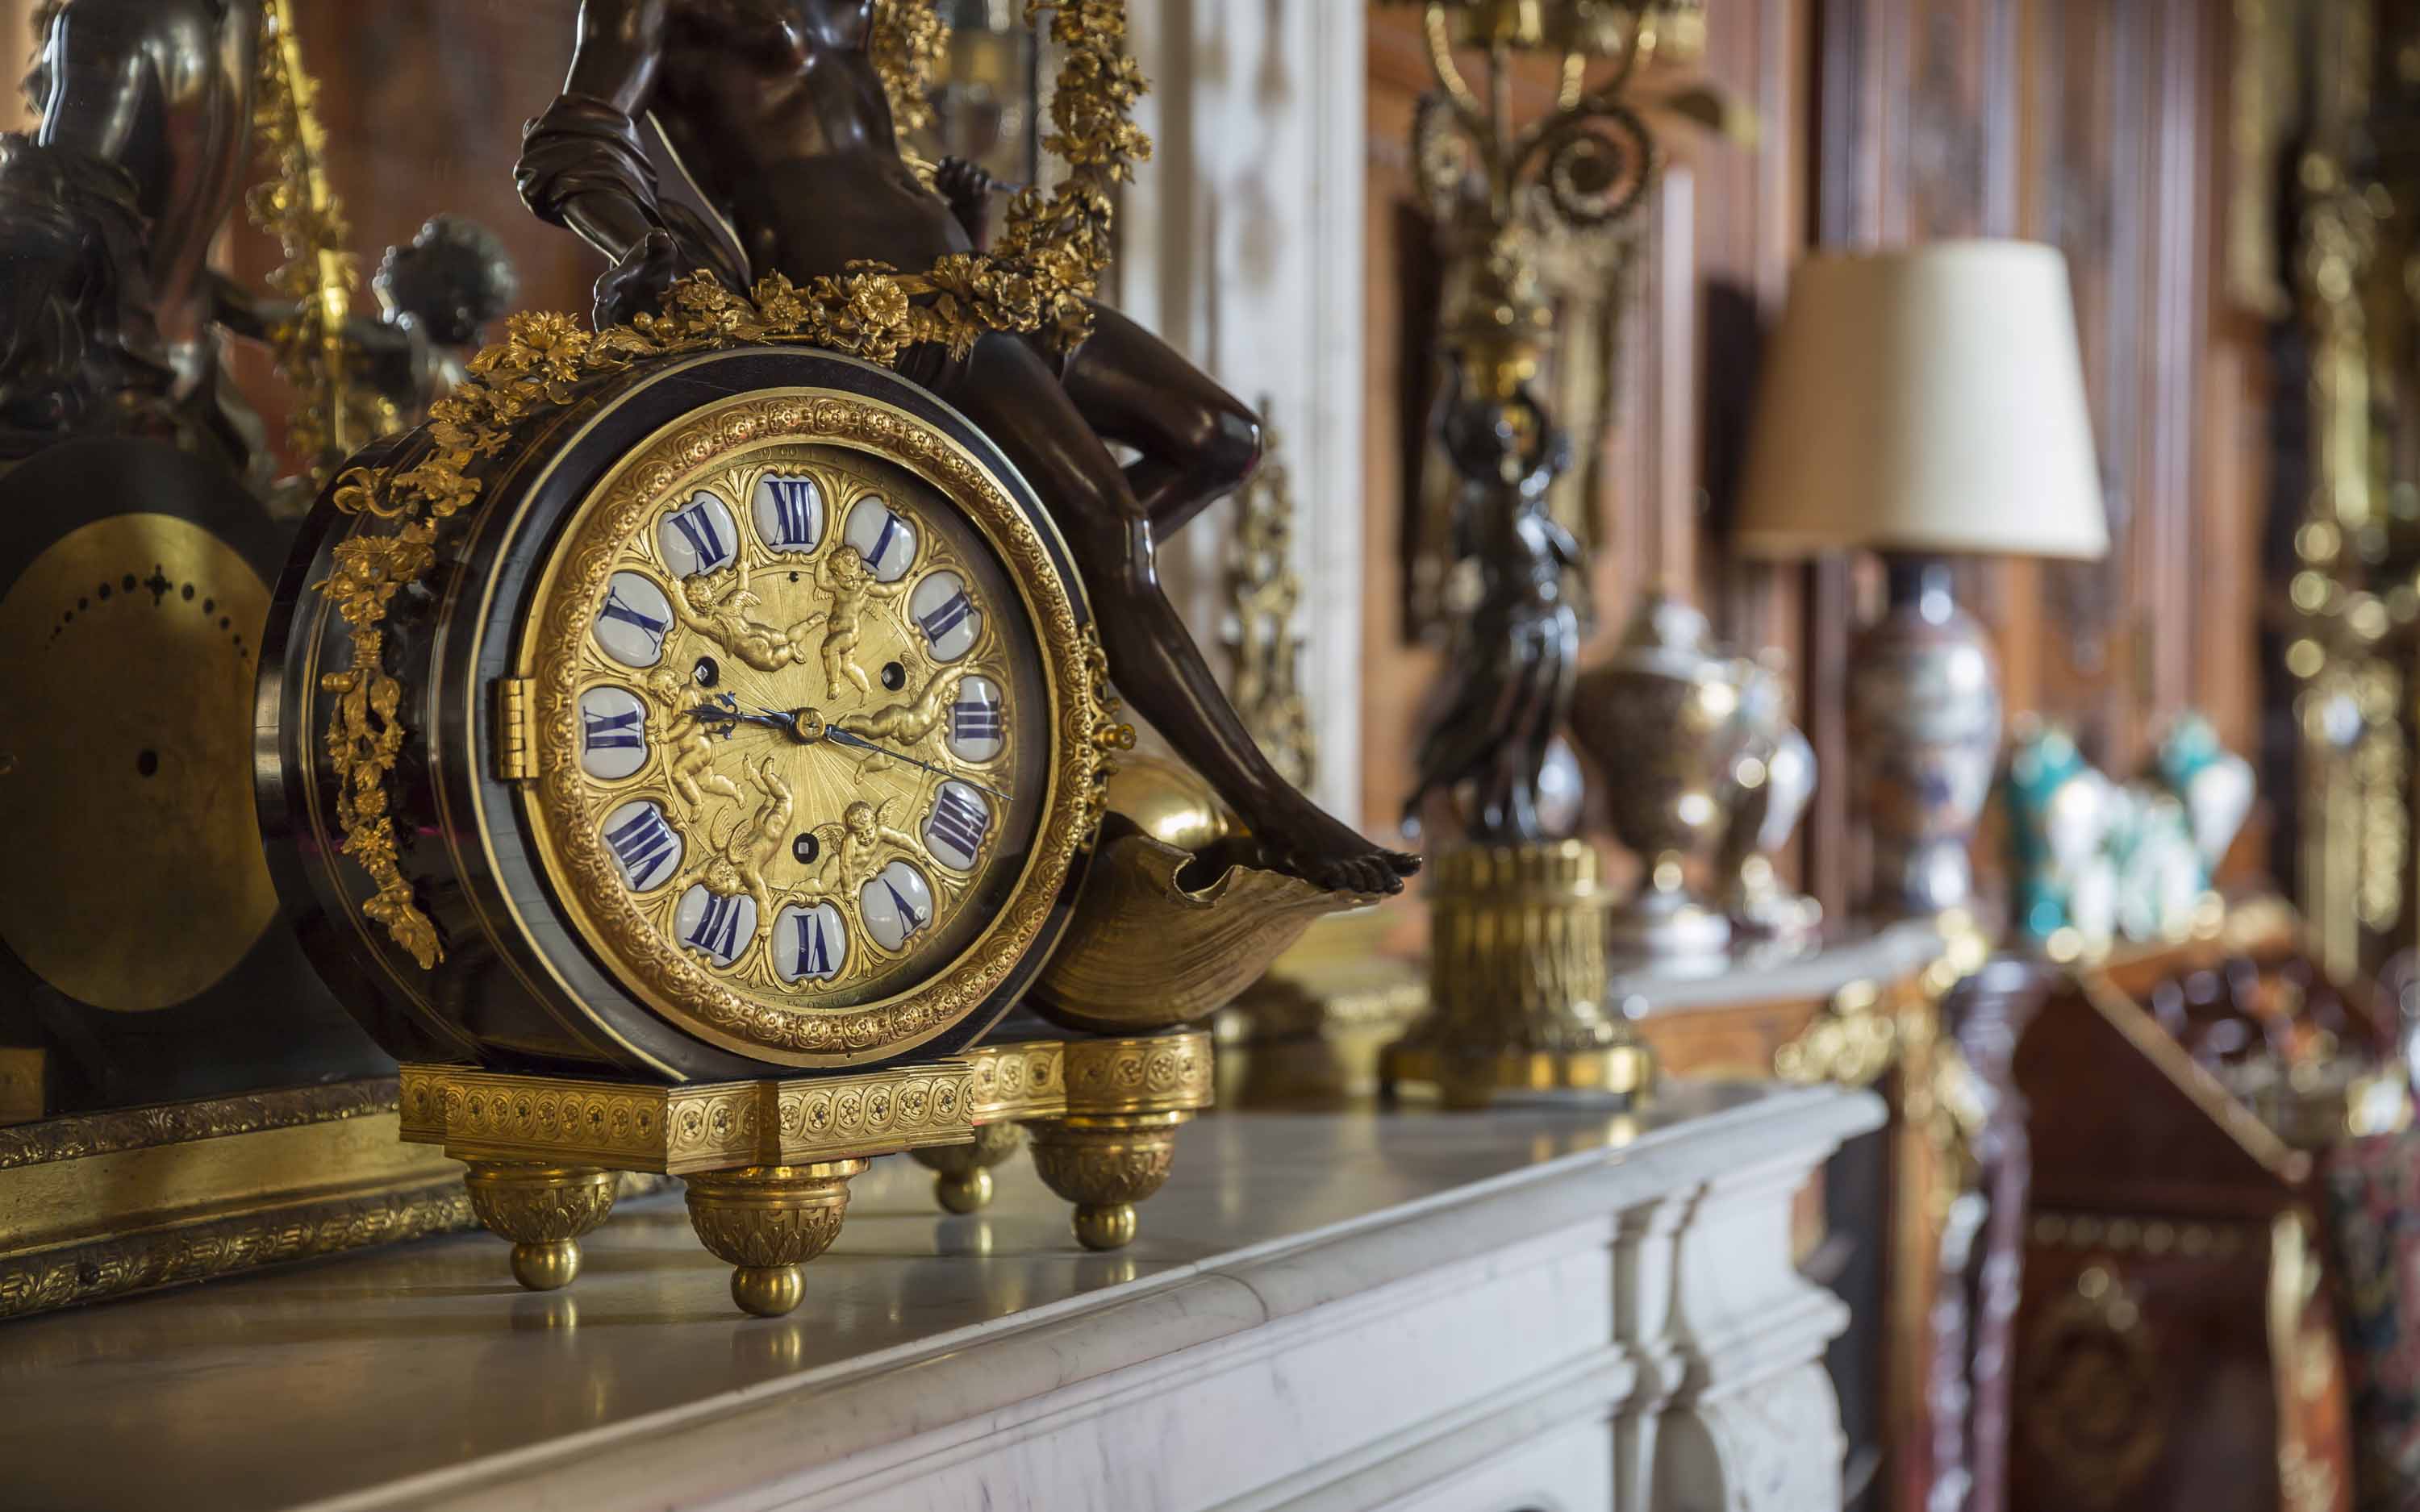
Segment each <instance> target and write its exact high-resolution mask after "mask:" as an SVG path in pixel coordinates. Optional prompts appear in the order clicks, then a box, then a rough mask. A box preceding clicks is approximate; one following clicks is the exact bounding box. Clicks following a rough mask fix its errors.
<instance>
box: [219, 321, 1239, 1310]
mask: <svg viewBox="0 0 2420 1512" xmlns="http://www.w3.org/2000/svg"><path fill="white" fill-rule="evenodd" d="M575 388H576V389H577V391H578V392H577V396H576V397H574V398H572V399H571V402H568V403H566V404H565V405H563V406H562V407H561V408H560V409H559V410H557V411H556V412H554V413H551V414H546V415H544V416H543V417H542V418H539V419H537V420H535V421H530V420H523V421H522V422H521V423H520V424H516V425H511V426H508V427H505V428H504V429H500V430H499V431H498V432H497V433H495V434H494V435H493V436H491V437H489V438H486V439H485V440H483V441H482V443H481V444H482V445H484V446H491V447H492V449H493V451H494V454H495V457H494V461H493V462H492V463H491V464H489V465H486V466H484V467H482V468H481V469H480V470H479V471H480V474H481V476H482V483H483V486H481V487H480V491H479V497H480V500H481V502H480V507H479V508H478V509H477V510H475V511H473V512H469V513H468V515H467V517H466V518H465V519H463V520H462V521H460V522H459V530H458V533H449V534H447V535H446V536H445V537H444V538H443V540H442V551H441V550H440V549H439V543H438V542H436V541H434V540H430V539H424V538H423V536H424V532H426V533H429V534H433V528H425V527H422V526H421V525H420V524H419V522H415V521H411V520H409V519H406V520H405V521H404V522H403V523H402V526H401V528H400V530H398V529H397V528H396V519H395V517H394V513H393V511H392V510H391V509H390V508H389V507H388V506H387V505H385V504H384V503H381V502H380V501H379V500H377V499H375V498H365V499H355V498H351V497H348V498H345V499H342V500H339V499H337V498H335V497H333V496H332V498H331V499H330V500H328V501H323V503H322V505H321V506H320V508H319V509H318V511H317V512H316V513H315V515H314V517H313V521H312V524H311V526H310V527H309V528H308V529H307V530H306V535H305V539H304V541H303V543H302V546H301V547H300V548H298V550H297V553H296V555H295V558H294V560H293V562H292V563H291V565H290V566H289V569H288V571H287V575H286V578H285V580H284V582H283V584H282V585H281V588H280V591H279V595H278V603H277V607H276V609H274V610H273V611H272V613H271V627H270V631H269V634H268V638H267V639H268V643H267V645H266V647H265V648H264V671H263V676H262V684H261V693H260V723H261V727H262V728H263V730H264V731H274V732H276V744H277V761H276V763H275V765H274V771H273V774H272V775H271V776H269V777H267V778H266V779H265V781H266V786H265V787H264V791H263V793H262V795H261V809H262V813H263V818H264V823H265V824H267V825H269V826H270V828H271V831H272V834H282V836H283V837H284V838H285V839H286V840H287V841H288V843H287V844H286V845H283V846H279V847H277V853H278V856H279V857H280V864H281V865H282V867H283V868H284V869H285V872H286V877H285V880H286V882H287V886H288V888H289V891H290V892H292V893H293V894H294V895H296V896H307V897H308V898H310V899H311V900H312V901H313V903H314V904H315V909H314V917H313V918H312V920H311V923H310V925H309V927H308V928H307V929H306V931H305V933H306V938H308V939H309V940H310V941H311V942H312V943H313V945H314V947H315V949H316V950H317V952H318V957H319V960H320V964H321V967H322V970H323V971H324V972H325V973H326V974H328V975H329V976H330V978H331V979H332V980H335V981H338V982H340V983H342V984H343V986H344V988H345V992H346V996H347V997H348V1000H349V1002H350V1003H351V1004H352V1005H353V1006H354V1007H355V1009H356V1011H357V1012H360V1013H362V1014H363V1016H364V1017H365V1020H366V1021H368V1022H371V1023H372V1024H373V1026H374V1027H376V1028H377V1029H378V1031H379V1032H380V1037H381V1039H382V1040H383V1041H385V1042H387V1043H388V1044H390V1045H391V1046H395V1047H396V1048H397V1049H398V1051H399V1052H400V1053H402V1054H404V1055H405V1056H406V1057H408V1058H410V1059H411V1060H413V1061H414V1062H415V1063H414V1064H411V1065H408V1066H407V1068H406V1074H405V1093H404V1099H405V1113H404V1117H405V1124H406V1130H407V1134H413V1133H419V1134H424V1135H426V1136H427V1137H432V1138H436V1139H439V1140H442V1142H443V1143H445V1144H446V1146H447V1148H448V1149H449V1150H453V1151H455V1152H457V1153H463V1154H466V1155H469V1156H471V1157H472V1158H473V1176H472V1191H473V1201H474V1204H475V1205H476V1206H477V1207H478V1208H479V1210H480V1211H481V1214H482V1216H483V1217H484V1218H486V1219H487V1220H488V1221H489V1223H490V1225H491V1227H497V1228H498V1229H500V1230H501V1231H504V1232H505V1233H507V1234H508V1235H510V1236H511V1237H514V1238H516V1239H518V1240H520V1246H519V1248H517V1250H516V1254H515V1270H516V1273H517V1274H518V1275H520V1277H521V1278H522V1279H523V1280H524V1281H525V1282H527V1283H530V1284H533V1285H549V1284H554V1285H559V1284H561V1283H562V1282H564V1281H567V1280H568V1279H569V1278H570V1273H571V1272H572V1271H573V1269H575V1268H576V1266H577V1250H576V1248H575V1247H574V1245H573V1244H572V1241H573V1240H574V1239H576V1237H577V1235H578V1233H579V1232H581V1231H582V1230H584V1228H586V1227H593V1224H594V1223H595V1222H597V1221H601V1219H602V1218H603V1216H604V1214H605V1211H607V1210H608V1209H609V1208H610V1206H611V1203H612V1194H613V1170H615V1169H617V1168H621V1169H653V1170H666V1171H671V1172H674V1173H676V1174H686V1175H690V1177H691V1183H690V1204H691V1207H692V1210H693V1211H695V1213H696V1216H697V1223H698V1227H699V1231H700V1233H701V1235H702V1236H703V1237H705V1238H706V1240H707V1242H708V1243H709V1244H711V1245H713V1246H714V1247H715V1248H716V1249H717V1251H718V1253H721V1254H723V1255H724V1256H725V1257H726V1258H729V1259H731V1260H733V1261H734V1263H735V1264H737V1265H739V1266H740V1267H741V1269H740V1270H739V1271H738V1272H737V1275H736V1276H735V1281H734V1290H735V1294H736V1295H737V1297H738V1298H739V1300H740V1301H741V1303H742V1305H744V1306H748V1307H750V1308H751V1309H752V1310H755V1311H781V1310H785V1309H786V1307H787V1306H788V1305H790V1304H794V1303H795V1301H796V1299H797V1297H798V1294H799V1275H798V1272H797V1269H796V1266H797V1263H798V1262H799V1260H802V1259H805V1258H807V1257H811V1256H812V1255H813V1254H814V1253H816V1252H817V1251H819V1250H820V1249H821V1248H822V1247H823V1245H824V1244H825V1243H828V1242H830V1238H831V1237H832V1236H833V1234H834V1233H836V1232H837V1229H838V1227H839V1221H840V1218H841V1215H842V1213H843V1211H845V1204H846V1184H845V1183H846V1180H847V1179H848V1178H849V1177H850V1176H852V1175H854V1174H855V1173H856V1172H857V1171H859V1170H861V1169H862V1168H863V1164H864V1160H865V1158H866V1157H868V1156H870V1155H873V1154H878V1153H883V1152H887V1151H892V1150H901V1149H915V1148H919V1147H923V1146H934V1145H950V1144H961V1143H965V1142H967V1141H970V1140H971V1139H972V1138H973V1137H974V1129H975V1127H976V1125H977V1123H978V1122H979V1121H983V1120H985V1119H996V1118H999V1117H1003V1116H1006V1115H1007V1114H1010V1113H1015V1114H1016V1116H1019V1117H1027V1118H1032V1117H1047V1116H1050V1115H1054V1114H1059V1113H1063V1112H1064V1111H1066V1109H1065V1105H1064V1094H1063V1091H1062V1090H1060V1089H1059V1088H1058V1087H1057V1085H1056V1084H1057V1082H1058V1081H1059V1080H1060V1079H1061V1077H1063V1074H1064V1073H1063V1071H1060V1070H1059V1069H1058V1068H1059V1066H1060V1063H1061V1060H1062V1059H1063V1057H1056V1056H1053V1057H1045V1058H1046V1059H1047V1061H1048V1062H1049V1063H1048V1064H1047V1065H1043V1066H1041V1067H1040V1068H1039V1069H1040V1071H1041V1076H1040V1082H1041V1085H1040V1086H1039V1087H1038V1088H1036V1087H1031V1086H1029V1085H1027V1084H1028V1082H1029V1080H1031V1078H1029V1077H1028V1076H1027V1075H1025V1074H1024V1073H1025V1072H1029V1071H1030V1070H1032V1069H1034V1068H1033V1067H1032V1066H1029V1064H1028V1061H1029V1059H1030V1057H1026V1056H1024V1055H1023V1053H1022V1052H1019V1053H1018V1055H1017V1056H1016V1057H1013V1058H1016V1064H1015V1065H1014V1066H1013V1067H1012V1068H1011V1070H1010V1071H1009V1072H1008V1075H1009V1078H1010V1080H1011V1082H1012V1084H1013V1085H1012V1086H1011V1087H1010V1088H1008V1089H1007V1094H1006V1095H1005V1096H1003V1095H1002V1093H1001V1089H1000V1088H998V1087H997V1086H996V1085H994V1082H993V1080H992V1078H993V1077H996V1076H997V1074H998V1072H997V1066H996V1063H995V1062H994V1061H990V1060H986V1059H985V1058H984V1057H975V1058H972V1059H970V1058H967V1057H959V1056H957V1055H955V1052H959V1051H961V1050H964V1049H965V1048H966V1047H967V1046H968V1045H969V1044H970V1042H971V1041H974V1040H975V1039H976V1038H977V1037H978V1036H979V1035H981V1034H982V1033H983V1031H985V1029H986V1028H988V1027H989V1026H991V1025H992V1024H993V1023H994V1022H995V1021H996V1020H997V1019H998V1018H999V1017H1000V1016H1001V1013H1002V1012H1004V1011H1006V1010H1007V1008H1008V1007H1009V1006H1010V1004H1011V1003H1012V1002H1013V1001H1014V1000H1015V999H1016V997H1017V995H1018V994H1019V993H1020V991H1021V990H1022V989H1023V988H1024V987H1025V986H1026V985H1027V983H1028V982H1029V981H1030V980H1031V979H1032V975H1033V973H1034V972H1035V971H1036V970H1037V969H1038V968H1039V967H1040V965H1041V964H1042V963H1043V960H1044V957H1045V956H1046V955H1047V950H1048V948H1049V946H1050V945H1051V943H1052V942H1053V941H1054V940H1055V939H1056V938H1057V936H1058V934H1059V933H1060V932H1061V931H1062V930H1063V928H1064V927H1065V924H1066V922H1067V917H1068V913H1069V910H1070V907H1071V904H1072V902H1073V899H1074V895H1075V886H1076V884H1077V883H1078V882H1079V881H1080V879H1081V874H1082V867H1083V863H1084V859H1085V856H1086V847H1087V844H1088V842H1089V841H1090V839H1091V836H1092V832H1093V829H1094V826H1095V825H1097V823H1098V820H1099V815H1100V801H1101V791H1100V783H1101V779H1102V777H1103V775H1104V766H1105V759H1106V751H1107V749H1108V748H1109V745H1110V744H1111V743H1112V741H1113V740H1114V739H1115V738H1116V731H1115V728H1114V727H1113V726H1112V725H1111V724H1110V722H1109V717H1108V716H1109V710H1108V706H1107V703H1106V702H1105V698H1104V691H1105V685H1104V682H1103V676H1102V670H1101V665H1100V660H1099V653H1098V650H1097V647H1096V644H1095V642H1094V639H1093V637H1092V634H1091V620H1090V613H1089V610H1088V609H1087V606H1086V603H1085V598H1084V594H1083V591H1082V588H1081V586H1080V583H1079V582H1078V580H1077V579H1076V578H1075V576H1074V575H1073V573H1072V572H1071V571H1070V569H1069V567H1068V565H1067V563H1066V557H1065V552H1064V548H1063V546H1062V545H1061V543H1060V540H1059V538H1058V534H1057V532H1056V531H1055V530H1054V529H1053V528H1052V526H1051V525H1050V522H1049V519H1048V517H1047V516H1046V515H1045V514H1043V513H1042V511H1041V509H1040V507H1039V505H1038V504H1037V502H1036V501H1035V500H1034V499H1033V496H1032V492H1031V490H1030V488H1029V487H1028V486H1026V484H1025V483H1024V482H1023V480H1022V479H1021V478H1019V477H1018V475H1017V474H1016V471H1015V470H1013V469H1011V468H1009V467H1008V466H1006V465H1005V464H1004V463H1003V462H1002V461H1001V458H1000V456H999V455H998V453H997V452H996V451H995V450H994V449H993V448H992V446H991V444H990V443H989V442H988V441H987V440H985V439H984V437H983V436H982V435H981V434H980V433H978V432H976V431H975V430H974V429H973V428H972V427H971V426H970V425H969V424H967V423H966V422H965V421H964V420H963V419H961V418H959V417H957V416H956V415H954V414H953V413H952V412H950V411H949V410H948V409H946V408H945V407H943V406H941V405H940V404H939V403H938V402H937V401H935V400H934V399H932V398H931V396H930V395H928V394H926V393H924V392H923V391H922V390H921V389H918V388H917V387H915V386H914V385H912V384H910V383H908V382H907V381H905V380H903V379H901V378H896V377H894V376H892V375H891V374H889V373H887V372H885V371H883V370H881V369H878V368H875V367H872V366H870V365H868V364H865V363H857V362H852V361H850V360H848V359H845V358H839V357H833V356H830V355H827V354H824V353H820V352H815V351H810V350H801V349H771V348H765V347H751V348H742V349H738V350H729V351H719V352H717V351H707V352H702V353H698V354H695V355H689V356H676V355H666V354H655V355H653V356H651V357H649V358H648V359H647V360H644V361H642V362H640V363H635V364H633V365H631V366H629V367H628V369H627V370H625V371H622V372H620V373H609V374H607V375H606V376H605V377H603V378H589V379H587V380H585V382H584V384H583V385H576V386H575ZM406 444H407V446H417V447H420V448H422V449H423V450H424V451H425V452H426V453H427V458H424V459H422V461H421V463H420V464H419V465H423V466H426V465H427V459H428V458H436V457H438V456H439V455H440V452H439V449H438V447H437V446H436V444H435V443H434V442H433V441H431V440H429V439H428V438H427V437H426V436H424V437H422V438H419V439H416V440H414V441H412V442H409V443H406ZM413 465H414V458H413V457H412V456H411V455H390V456H388V457H386V458H385V459H384V460H383V466H384V468H385V470H386V475H387V476H389V477H394V476H399V475H403V474H405V473H408V472H409V471H410V470H411V467H412V466H413ZM366 476H367V475H366V474H355V475H354V476H353V479H352V481H351V482H350V483H348V484H340V486H338V488H337V489H336V490H334V493H335V494H337V495H342V494H343V493H344V490H345V488H346V487H353V488H357V489H366V488H370V487H372V486H373V485H372V484H371V483H369V482H368V481H366ZM347 504H352V505H354V506H355V507H352V508H348V507H346V505H347ZM397 573H403V574H407V575H410V576H411V578H412V579H413V580H411V581H410V582H408V583H404V582H398V581H396V577H395V576H394V575H395V574H397ZM332 669H344V670H342V671H332ZM448 1061H450V1062H461V1063H468V1064H470V1065H474V1066H476V1067H477V1068H479V1069H478V1070H476V1071H471V1070H461V1071H456V1070H450V1069H446V1068H444V1067H442V1066H440V1065H436V1064H423V1062H448ZM818 1072H820V1073H824V1074H822V1075H820V1076H817V1075H815V1074H814V1073H818ZM1206 1075H1207V1065H1206V1061H1205V1062H1204V1063H1203V1064H1202V1066H1201V1067H1200V1068H1199V1070H1198V1072H1194V1071H1187V1072H1186V1074H1185V1075H1184V1076H1183V1077H1181V1078H1180V1080H1182V1081H1184V1082H1185V1083H1186V1086H1185V1088H1183V1091H1184V1092H1185V1093H1186V1095H1187V1097H1189V1098H1190V1100H1191V1101H1192V1103H1194V1104H1195V1105H1198V1103H1199V1101H1200V1090H1201V1088H1199V1087H1197V1086H1196V1085H1194V1084H1196V1083H1200V1082H1202V1081H1204V1080H1205V1079H1206ZM1037 1092H1038V1093H1039V1094H1041V1095H1042V1097H1043V1101H1040V1102H1036V1101H1035V1100H1034V1094H1036V1093H1037ZM1053 1095H1055V1096H1056V1097H1057V1099H1058V1101H1057V1102H1055V1103H1054V1102H1052V1101H1050V1099H1051V1097H1052V1096H1053ZM1169 1111H1177V1109H1175V1108H1174V1107H1173V1106H1172V1105H1171V1109H1170V1110H1169ZM1125 1224H1126V1232H1128V1233H1130V1232H1131V1213H1130V1211H1129V1212H1127V1213H1126V1214H1125Z"/></svg>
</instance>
